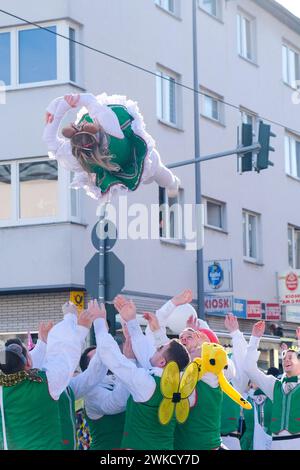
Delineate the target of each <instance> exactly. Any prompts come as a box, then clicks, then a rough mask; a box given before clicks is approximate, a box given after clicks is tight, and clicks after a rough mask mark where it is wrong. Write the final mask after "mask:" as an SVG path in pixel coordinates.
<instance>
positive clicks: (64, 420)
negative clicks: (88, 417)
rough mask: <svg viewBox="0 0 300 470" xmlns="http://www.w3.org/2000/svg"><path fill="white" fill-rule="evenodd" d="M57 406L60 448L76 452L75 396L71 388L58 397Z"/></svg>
mask: <svg viewBox="0 0 300 470" xmlns="http://www.w3.org/2000/svg"><path fill="white" fill-rule="evenodd" d="M58 405H59V414H60V424H61V435H62V448H63V450H76V416H75V396H74V392H73V390H72V389H71V387H67V388H66V390H65V391H64V392H63V393H62V394H61V395H60V397H59V400H58Z"/></svg>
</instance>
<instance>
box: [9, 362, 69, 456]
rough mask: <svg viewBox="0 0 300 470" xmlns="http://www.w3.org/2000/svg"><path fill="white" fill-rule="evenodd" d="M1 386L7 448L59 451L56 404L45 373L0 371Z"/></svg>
mask: <svg viewBox="0 0 300 470" xmlns="http://www.w3.org/2000/svg"><path fill="white" fill-rule="evenodd" d="M0 386H2V390H3V407H4V417H5V428H6V439H7V447H8V450H61V449H62V444H61V428H60V413H59V403H58V401H56V400H53V398H51V395H50V394H49V390H48V382H47V377H46V373H45V372H42V371H39V370H31V371H28V372H25V371H22V372H18V373H16V374H10V375H4V374H0ZM0 423H1V424H0V426H1V428H0V441H1V443H2V446H3V430H2V420H1V419H0Z"/></svg>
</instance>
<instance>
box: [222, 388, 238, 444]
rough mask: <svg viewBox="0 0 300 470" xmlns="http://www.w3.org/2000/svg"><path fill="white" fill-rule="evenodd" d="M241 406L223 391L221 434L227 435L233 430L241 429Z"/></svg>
mask: <svg viewBox="0 0 300 470" xmlns="http://www.w3.org/2000/svg"><path fill="white" fill-rule="evenodd" d="M240 411H241V407H240V406H239V405H238V404H237V403H235V402H234V401H233V400H231V398H229V396H228V395H226V393H223V402H222V414H221V434H222V436H226V435H227V434H229V433H231V432H236V431H238V430H239V419H240Z"/></svg>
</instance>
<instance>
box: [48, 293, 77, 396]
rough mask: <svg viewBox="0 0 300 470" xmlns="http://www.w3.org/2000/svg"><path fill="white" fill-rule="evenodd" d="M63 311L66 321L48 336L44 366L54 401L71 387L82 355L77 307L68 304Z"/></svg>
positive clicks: (53, 329) (56, 326)
mask: <svg viewBox="0 0 300 470" xmlns="http://www.w3.org/2000/svg"><path fill="white" fill-rule="evenodd" d="M63 311H64V319H63V320H62V321H61V322H59V323H58V324H57V325H55V326H54V327H53V328H52V330H51V331H50V333H49V335H48V342H47V351H46V361H45V366H44V369H45V370H46V375H47V379H48V388H49V393H50V395H51V396H52V398H53V399H54V400H58V399H59V397H60V394H61V393H62V392H63V391H64V390H65V389H66V387H67V386H68V385H69V382H70V380H71V377H72V376H73V373H74V371H75V368H76V367H77V364H78V362H79V359H80V353H81V341H80V336H79V334H78V329H77V311H76V307H75V305H73V304H72V303H71V302H67V303H66V304H65V305H64V306H63Z"/></svg>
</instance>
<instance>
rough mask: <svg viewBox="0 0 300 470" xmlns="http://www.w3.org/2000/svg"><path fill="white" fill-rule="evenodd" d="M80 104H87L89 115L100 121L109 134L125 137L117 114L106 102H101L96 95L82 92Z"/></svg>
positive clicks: (120, 137) (118, 137) (119, 137)
mask: <svg viewBox="0 0 300 470" xmlns="http://www.w3.org/2000/svg"><path fill="white" fill-rule="evenodd" d="M78 106H85V107H86V108H87V111H88V112H89V115H90V116H91V117H92V118H93V119H96V120H97V121H98V123H99V124H100V125H101V126H102V127H103V129H104V130H105V132H107V134H109V135H112V136H113V137H116V138H117V139H124V134H123V132H122V129H121V127H120V123H119V120H118V118H117V116H116V114H115V113H114V112H113V111H112V110H111V109H110V108H109V107H108V106H106V105H105V104H101V103H99V101H98V100H97V98H96V97H95V96H94V95H92V94H91V93H82V94H81V95H80V99H79V103H78ZM81 113H82V111H81Z"/></svg>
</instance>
